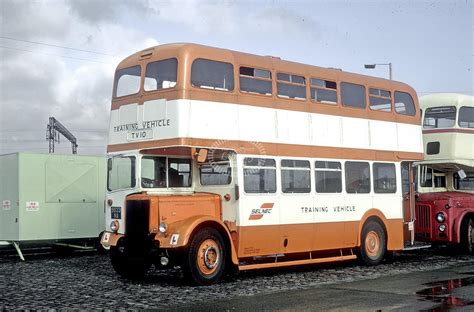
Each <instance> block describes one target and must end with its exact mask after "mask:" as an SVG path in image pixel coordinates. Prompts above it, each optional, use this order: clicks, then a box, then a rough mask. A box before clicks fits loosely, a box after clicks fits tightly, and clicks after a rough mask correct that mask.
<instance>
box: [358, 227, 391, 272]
mask: <svg viewBox="0 0 474 312" xmlns="http://www.w3.org/2000/svg"><path fill="white" fill-rule="evenodd" d="M386 250H387V238H386V237H385V231H384V230H383V228H382V226H381V225H380V223H379V222H377V221H372V220H371V221H368V222H367V223H366V224H365V225H364V228H363V229H362V234H361V244H360V257H361V260H362V262H363V263H364V264H366V265H377V264H379V263H380V262H382V260H383V257H384V255H385V252H386Z"/></svg>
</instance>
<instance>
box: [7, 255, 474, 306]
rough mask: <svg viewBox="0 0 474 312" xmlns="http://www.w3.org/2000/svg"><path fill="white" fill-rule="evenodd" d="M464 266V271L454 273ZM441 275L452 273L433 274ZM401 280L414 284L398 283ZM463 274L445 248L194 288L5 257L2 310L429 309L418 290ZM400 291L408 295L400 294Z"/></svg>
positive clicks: (65, 259)
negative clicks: (365, 263) (375, 263)
mask: <svg viewBox="0 0 474 312" xmlns="http://www.w3.org/2000/svg"><path fill="white" fill-rule="evenodd" d="M469 265H472V266H469ZM461 266H463V268H464V269H463V270H464V272H461V271H459V269H454V268H456V267H458V268H459V267H461ZM446 268H448V269H446ZM469 268H470V269H469ZM436 269H444V270H442V271H439V272H441V273H436V272H438V271H436V272H435V273H433V270H436ZM416 272H421V273H420V274H421V275H419V276H418V275H417V274H415V273H416ZM423 272H424V273H423ZM443 272H444V273H443ZM406 273H409V274H406ZM463 273H472V275H469V274H463ZM423 274H425V275H423ZM443 274H445V275H443ZM456 274H457V275H456ZM415 275H416V276H417V277H416V278H415V279H409V277H410V276H415ZM400 276H402V277H403V276H406V278H405V279H403V278H402V279H401V280H398V279H396V278H398V277H400ZM460 276H465V278H470V276H474V257H469V256H460V255H453V254H449V253H447V252H446V251H445V250H442V251H436V252H433V251H417V252H411V253H404V254H401V255H396V256H395V257H394V258H393V260H391V261H386V262H384V263H383V264H381V265H379V266H376V267H364V266H358V265H357V263H356V262H351V263H344V264H333V265H324V266H321V265H320V266H305V267H301V268H297V269H279V270H264V271H250V272H245V273H242V274H240V275H238V276H237V277H233V278H227V279H226V280H224V282H223V283H221V284H218V285H213V286H210V287H192V286H188V285H186V283H185V281H183V279H182V276H181V272H180V270H179V269H173V270H170V271H164V270H155V271H152V272H151V273H150V274H149V276H148V277H147V278H146V279H145V280H144V281H143V282H139V283H138V282H130V281H128V280H124V279H122V278H120V277H118V276H117V275H116V274H115V272H114V271H113V269H112V268H111V266H110V262H109V260H108V256H107V255H105V254H95V253H84V252H82V253H74V254H72V255H68V256H58V255H56V254H48V255H46V256H27V261H26V262H21V261H19V260H18V259H17V258H16V257H13V256H6V257H1V256H0V310H2V309H51V308H56V309H57V308H65V309H162V310H164V309H166V310H170V309H171V310H189V309H193V310H209V309H211V308H212V307H215V308H216V310H219V311H222V310H261V309H267V310H275V309H280V310H293V309H294V308H298V309H299V310H315V309H316V310H322V309H324V310H327V309H343V308H344V307H347V308H348V309H349V307H350V308H351V310H354V309H360V310H367V309H369V310H376V309H384V310H385V309H388V308H389V307H391V309H393V308H396V307H399V308H400V309H403V308H406V307H409V306H410V305H408V306H407V305H406V304H405V305H403V302H404V300H405V299H406V300H409V301H407V304H410V303H413V302H424V303H426V304H425V305H422V308H423V309H424V308H426V309H428V308H430V307H431V306H435V305H436V303H435V302H434V301H433V300H422V301H420V298H421V299H422V296H421V295H420V296H416V292H417V291H423V289H427V288H430V287H431V288H432V287H436V286H430V285H422V284H423V283H426V282H437V281H440V280H443V279H453V278H458V277H460ZM377 278H378V279H377ZM374 281H378V282H374ZM459 283H461V282H459ZM464 283H465V284H466V283H469V280H464ZM396 285H399V286H398V288H399V289H401V290H396V289H395V288H397V287H396ZM405 285H406V287H405ZM391 287H392V288H391ZM393 287H395V288H393ZM440 287H441V288H440V289H441V291H442V289H443V286H440ZM445 288H446V287H445ZM456 293H457V295H458V296H460V297H462V296H465V297H466V298H465V299H466V300H467V301H469V300H474V299H473V298H472V295H473V293H474V291H473V289H472V286H469V285H467V286H465V287H458V288H457V289H456ZM425 296H426V294H425ZM383 298H385V299H383ZM387 298H389V299H390V300H389V301H387ZM305 299H306V301H305ZM379 300H380V301H379ZM384 300H385V301H384ZM436 300H438V299H436ZM356 302H359V303H358V305H356V304H355V303H356ZM383 302H385V303H384V304H382V303H383ZM466 307H469V306H466ZM472 308H474V306H473V307H472Z"/></svg>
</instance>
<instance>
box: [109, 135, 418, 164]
mask: <svg viewBox="0 0 474 312" xmlns="http://www.w3.org/2000/svg"><path fill="white" fill-rule="evenodd" d="M216 142H219V148H220V149H230V150H234V151H236V152H237V153H238V154H254V155H261V156H293V157H312V158H334V159H355V160H374V161H394V162H399V161H402V160H423V156H424V155H423V152H422V151H420V153H416V152H400V151H381V150H371V149H356V148H347V147H328V146H312V145H298V144H280V143H265V142H258V143H254V142H248V141H236V140H225V141H223V140H214V139H200V138H175V139H163V140H154V141H143V142H134V143H123V144H113V145H108V146H107V152H109V153H110V152H123V151H127V150H140V149H150V150H151V149H154V148H161V147H171V146H195V147H207V148H209V147H212V146H215V144H216ZM145 152H146V151H145Z"/></svg>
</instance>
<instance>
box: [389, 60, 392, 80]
mask: <svg viewBox="0 0 474 312" xmlns="http://www.w3.org/2000/svg"><path fill="white" fill-rule="evenodd" d="M388 76H389V77H390V80H392V63H391V62H390V63H388Z"/></svg>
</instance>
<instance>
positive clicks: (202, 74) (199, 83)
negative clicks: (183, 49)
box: [191, 59, 234, 91]
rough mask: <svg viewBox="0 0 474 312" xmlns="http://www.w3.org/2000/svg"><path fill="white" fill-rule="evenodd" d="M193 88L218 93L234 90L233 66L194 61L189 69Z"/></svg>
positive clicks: (222, 63)
mask: <svg viewBox="0 0 474 312" xmlns="http://www.w3.org/2000/svg"><path fill="white" fill-rule="evenodd" d="M191 83H192V85H193V86H194V87H199V88H204V89H213V90H220V91H232V90H234V66H232V64H230V63H224V62H218V61H211V60H205V59H196V60H195V61H194V62H193V65H192V68H191Z"/></svg>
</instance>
